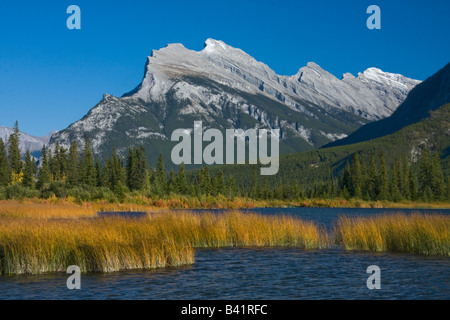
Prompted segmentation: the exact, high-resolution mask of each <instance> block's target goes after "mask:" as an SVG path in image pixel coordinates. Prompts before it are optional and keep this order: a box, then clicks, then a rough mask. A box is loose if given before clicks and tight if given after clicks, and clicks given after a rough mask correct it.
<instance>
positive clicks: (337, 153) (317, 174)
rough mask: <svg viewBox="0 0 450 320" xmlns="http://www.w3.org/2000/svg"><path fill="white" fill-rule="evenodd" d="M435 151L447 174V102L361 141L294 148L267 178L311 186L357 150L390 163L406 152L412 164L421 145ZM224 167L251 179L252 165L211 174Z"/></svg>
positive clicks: (367, 157) (449, 160) (449, 138)
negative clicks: (381, 156) (398, 127)
mask: <svg viewBox="0 0 450 320" xmlns="http://www.w3.org/2000/svg"><path fill="white" fill-rule="evenodd" d="M425 147H426V148H429V149H430V150H432V151H437V152H438V153H439V155H440V157H441V166H442V169H443V172H444V175H445V176H448V175H450V104H446V105H444V106H442V107H440V108H438V109H437V110H435V111H433V112H431V113H430V114H429V115H428V117H426V118H425V119H422V120H421V121H419V122H417V123H415V124H412V125H409V126H406V127H404V128H403V129H401V130H399V131H397V132H395V133H393V134H390V135H386V136H384V137H380V138H377V139H373V140H369V141H364V142H360V143H355V144H350V145H344V146H337V147H331V148H324V149H317V150H312V151H305V152H297V153H292V154H286V155H282V156H280V169H279V172H278V174H277V175H275V176H269V177H268V179H269V181H270V182H271V183H272V185H274V184H273V183H275V181H274V180H277V179H282V180H283V181H287V180H289V181H292V182H293V181H298V182H299V184H300V185H305V186H312V185H314V183H315V182H318V181H325V180H326V179H327V178H328V177H329V172H328V169H329V168H331V170H332V174H333V175H334V176H339V175H340V173H341V171H342V170H343V168H344V166H345V164H346V162H347V161H351V157H352V155H353V153H355V152H358V153H359V155H360V159H361V160H365V161H366V163H369V161H370V154H371V153H373V154H374V155H375V156H378V154H379V153H380V152H381V151H383V152H384V154H385V156H386V160H387V162H388V164H389V163H392V161H393V159H394V158H395V157H399V156H404V155H405V154H406V155H408V160H409V162H410V163H412V164H413V165H414V164H416V163H417V161H418V159H419V158H420V156H421V154H422V152H423V149H424V148H425ZM219 169H221V170H223V171H224V173H225V176H227V175H229V174H233V176H234V177H235V178H236V179H237V180H238V182H239V183H241V184H247V185H249V184H250V182H251V181H252V175H253V167H252V166H250V165H242V166H214V167H211V168H210V171H211V173H212V174H216V171H217V170H219Z"/></svg>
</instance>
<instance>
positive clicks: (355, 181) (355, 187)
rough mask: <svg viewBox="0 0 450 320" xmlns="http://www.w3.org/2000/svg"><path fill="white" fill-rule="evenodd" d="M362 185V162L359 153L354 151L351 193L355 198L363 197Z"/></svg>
mask: <svg viewBox="0 0 450 320" xmlns="http://www.w3.org/2000/svg"><path fill="white" fill-rule="evenodd" d="M361 185H362V176H361V163H360V162H359V155H358V153H356V152H355V153H354V154H353V157H352V166H351V183H350V188H349V191H350V194H351V195H352V196H354V197H355V198H361V197H362V192H361Z"/></svg>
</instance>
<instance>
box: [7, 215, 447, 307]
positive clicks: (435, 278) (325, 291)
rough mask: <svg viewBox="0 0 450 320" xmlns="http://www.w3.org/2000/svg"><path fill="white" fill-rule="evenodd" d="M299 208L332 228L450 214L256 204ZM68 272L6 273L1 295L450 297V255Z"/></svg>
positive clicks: (218, 260) (246, 256)
mask: <svg viewBox="0 0 450 320" xmlns="http://www.w3.org/2000/svg"><path fill="white" fill-rule="evenodd" d="M249 211H251V212H259V213H262V214H280V213H283V214H291V215H295V216H298V217H301V218H303V219H308V220H313V221H316V222H317V223H318V224H321V225H324V226H326V227H328V228H331V227H332V226H333V223H334V222H335V221H336V219H337V217H338V216H339V215H340V214H345V215H347V216H368V215H376V214H383V213H390V212H399V211H402V212H406V213H411V212H421V213H424V212H426V213H431V214H435V213H441V214H450V210H417V209H414V210H403V209H402V210H399V209H394V210H386V209H336V208H277V209H253V210H249ZM370 265H378V266H379V267H380V268H381V289H380V290H369V289H368V288H367V286H366V281H367V278H368V277H369V274H367V273H366V269H367V267H368V266H370ZM67 277H68V275H66V274H64V273H53V274H45V275H33V276H30V275H18V276H0V299H280V300H284V299H295V300H296V299H450V258H449V257H425V256H418V255H412V254H393V253H367V252H355V251H345V250H342V249H330V250H303V249H296V248H271V249H241V248H239V249H236V248H226V249H214V250H213V249H208V250H197V251H196V262H195V264H194V265H191V266H187V267H181V268H168V269H158V270H152V271H142V270H136V271H123V272H113V273H87V274H83V275H82V277H81V290H68V289H67V287H66V280H67Z"/></svg>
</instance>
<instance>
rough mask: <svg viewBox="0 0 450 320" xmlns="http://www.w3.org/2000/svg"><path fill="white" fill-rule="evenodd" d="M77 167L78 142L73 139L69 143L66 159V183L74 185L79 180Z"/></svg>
mask: <svg viewBox="0 0 450 320" xmlns="http://www.w3.org/2000/svg"><path fill="white" fill-rule="evenodd" d="M78 169H79V154H78V143H77V141H76V140H74V141H73V142H72V144H71V145H70V148H69V158H68V161H67V183H68V184H69V185H71V186H75V185H77V184H78V182H79V176H78Z"/></svg>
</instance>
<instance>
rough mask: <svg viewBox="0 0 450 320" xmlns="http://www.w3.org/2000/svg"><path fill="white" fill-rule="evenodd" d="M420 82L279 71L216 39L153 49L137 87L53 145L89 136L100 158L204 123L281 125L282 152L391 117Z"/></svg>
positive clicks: (314, 69) (373, 73)
mask: <svg viewBox="0 0 450 320" xmlns="http://www.w3.org/2000/svg"><path fill="white" fill-rule="evenodd" d="M418 83H420V81H418V80H413V79H409V78H407V77H404V76H402V75H399V74H393V73H388V72H384V71H381V70H380V69H376V68H369V69H367V70H365V71H364V72H363V73H358V75H357V76H356V77H355V76H353V75H351V74H350V73H346V74H344V75H343V77H342V79H338V78H336V77H335V76H334V75H332V74H331V73H329V72H327V71H326V70H324V69H322V68H321V67H320V66H319V65H317V64H315V63H313V62H309V63H308V64H307V65H306V66H305V67H302V68H300V69H299V71H298V72H297V73H296V74H295V75H292V76H282V75H277V74H276V73H275V72H274V71H273V70H272V69H271V68H270V67H268V66H267V65H266V64H264V63H262V62H259V61H257V60H256V59H254V58H253V57H252V56H250V55H248V54H247V53H245V52H244V51H242V50H241V49H238V48H234V47H231V46H229V45H227V44H225V43H224V42H222V41H218V40H214V39H208V40H206V42H205V47H204V49H203V50H201V51H193V50H189V49H187V48H185V47H184V46H183V45H182V44H178V43H176V44H169V45H167V46H166V47H164V48H162V49H160V50H153V51H152V54H151V56H149V57H148V58H147V63H146V66H145V74H144V78H143V80H142V82H141V83H140V84H139V86H137V87H136V88H135V89H134V90H132V91H131V92H129V93H126V94H124V95H123V96H122V97H120V98H119V97H114V96H111V95H106V94H105V95H104V97H103V99H102V100H101V101H100V102H99V103H98V104H97V105H96V106H95V107H94V108H92V109H91V110H90V111H89V113H88V114H87V115H86V116H85V117H83V118H82V119H81V120H79V121H77V122H75V123H73V124H72V125H70V126H69V127H68V128H67V129H65V130H63V131H61V132H58V133H56V134H55V135H54V136H53V138H52V141H51V144H54V143H56V142H57V141H58V142H59V143H60V144H61V145H63V146H65V147H68V146H69V145H70V143H71V141H73V140H77V141H78V143H79V144H80V145H83V137H84V136H85V135H87V136H89V137H90V138H91V141H92V145H93V149H94V152H95V153H96V154H97V155H100V156H105V155H107V154H110V153H111V150H112V147H113V146H116V147H117V150H118V152H119V153H122V154H124V153H125V152H126V150H127V148H128V146H129V145H136V144H143V145H147V147H148V148H147V149H150V152H153V153H157V152H159V151H158V150H157V149H158V148H163V149H164V148H167V147H165V146H163V145H164V142H166V143H167V140H168V139H169V140H170V135H171V132H172V131H173V130H174V129H176V128H183V127H187V128H189V127H191V126H192V124H193V121H194V120H202V121H204V122H205V123H204V128H206V127H217V128H219V129H225V128H243V129H246V128H250V127H266V128H272V129H280V138H281V141H282V143H284V147H282V150H284V152H290V151H301V150H305V149H308V148H315V147H319V146H321V145H323V144H325V143H328V142H330V141H333V140H335V139H337V138H342V137H345V136H347V135H348V134H350V133H351V132H353V131H354V130H356V129H357V128H358V127H360V126H361V125H363V124H365V123H367V122H370V121H374V120H377V119H381V118H384V117H387V116H389V115H390V114H392V112H393V111H394V110H395V109H396V108H397V106H398V105H399V104H400V103H401V102H403V100H404V99H405V98H406V96H407V94H408V93H409V91H410V90H411V89H412V88H413V87H414V86H415V85H417V84H418ZM283 148H284V149H283ZM155 149H156V150H155Z"/></svg>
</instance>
